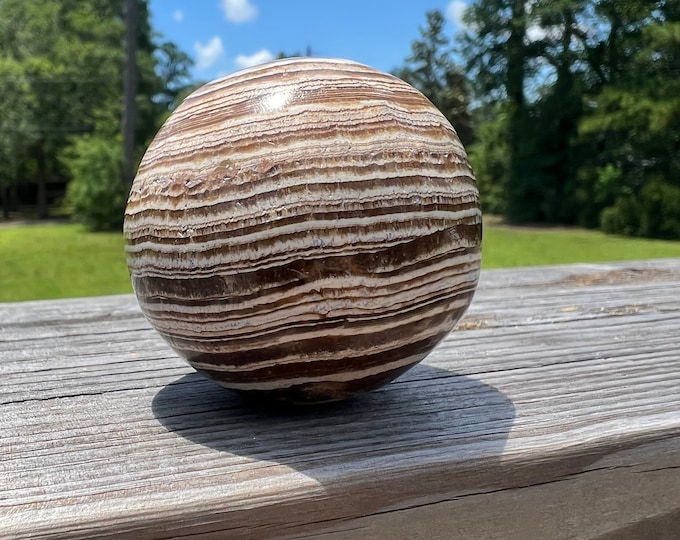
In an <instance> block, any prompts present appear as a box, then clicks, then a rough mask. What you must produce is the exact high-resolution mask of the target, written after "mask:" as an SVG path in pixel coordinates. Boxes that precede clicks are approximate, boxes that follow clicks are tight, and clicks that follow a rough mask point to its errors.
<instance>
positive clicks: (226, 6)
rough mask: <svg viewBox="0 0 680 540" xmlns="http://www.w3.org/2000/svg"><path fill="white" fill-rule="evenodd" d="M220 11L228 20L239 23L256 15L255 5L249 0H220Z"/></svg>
mask: <svg viewBox="0 0 680 540" xmlns="http://www.w3.org/2000/svg"><path fill="white" fill-rule="evenodd" d="M222 11H224V16H225V17H226V18H227V20H228V21H231V22H233V23H236V24H239V23H242V22H247V21H252V20H254V19H255V18H256V17H257V7H256V6H255V5H253V4H251V3H250V0H222Z"/></svg>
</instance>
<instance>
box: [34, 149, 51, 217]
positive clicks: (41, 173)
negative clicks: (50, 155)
mask: <svg viewBox="0 0 680 540" xmlns="http://www.w3.org/2000/svg"><path fill="white" fill-rule="evenodd" d="M35 160H36V164H37V166H38V199H37V205H38V218H40V219H47V218H48V217H49V208H48V207H47V158H46V156H45V143H44V142H43V141H40V142H39V143H38V146H37V147H36V153H35Z"/></svg>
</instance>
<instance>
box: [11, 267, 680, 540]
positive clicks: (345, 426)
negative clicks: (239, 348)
mask: <svg viewBox="0 0 680 540" xmlns="http://www.w3.org/2000/svg"><path fill="white" fill-rule="evenodd" d="M0 374H1V378H0V400H1V402H2V405H0V536H1V537H3V538H5V537H6V538H13V539H14V538H39V537H53V538H64V537H69V538H93V537H101V536H118V537H122V538H171V537H172V538H176V537H181V538H185V537H186V538H192V539H195V538H204V537H214V538H259V537H286V538H309V537H315V538H316V537H319V538H324V539H331V538H333V539H335V538H388V539H396V538H427V539H430V538H443V539H455V538H484V539H522V540H531V539H562V538H564V539H567V538H579V539H585V538H588V539H593V538H597V539H614V538H617V539H627V540H633V539H642V538H650V539H651V538H654V539H664V538H665V539H677V538H680V260H663V261H648V262H627V263H617V264H600V265H575V266H562V267H547V268H535V269H517V270H507V271H506V270H503V271H489V272H485V273H484V274H483V277H482V281H481V284H480V288H479V290H478V293H477V295H476V297H475V301H474V303H473V306H472V308H471V309H470V311H469V312H468V315H467V316H466V318H465V319H464V320H463V321H462V323H461V324H460V325H459V328H458V330H457V331H456V332H454V333H452V334H451V335H450V337H449V338H448V339H447V340H446V341H445V342H444V343H443V344H442V345H441V346H440V347H438V348H437V349H436V350H435V352H434V353H433V354H432V355H431V356H430V357H428V358H427V359H426V361H425V362H424V363H423V364H422V365H421V366H419V367H416V368H415V369H413V370H412V371H410V372H409V373H407V374H406V375H405V376H403V377H401V378H400V379H398V380H397V381H396V382H394V383H393V384H391V385H389V386H388V387H386V388H384V389H382V390H379V391H376V392H373V393H371V394H368V395H365V396H362V397H359V398H357V399H354V400H351V401H348V402H346V403H340V404H336V405H332V406H325V407H322V408H316V409H309V410H302V411H282V410H271V409H262V408H253V406H251V405H249V404H248V403H246V402H244V401H243V400H242V399H241V398H239V397H237V396H235V395H233V394H231V393H229V392H228V391H226V390H223V389H221V388H220V387H218V386H216V385H214V384H213V383H211V382H209V381H207V380H204V379H203V378H202V377H201V376H200V375H197V374H195V373H194V372H193V371H192V370H191V368H189V367H187V366H186V365H185V364H184V363H183V362H182V361H181V360H179V359H178V358H176V357H175V356H174V355H173V354H172V352H171V351H170V350H169V349H168V348H167V347H166V346H165V345H164V343H163V342H162V341H161V340H160V338H159V337H158V336H157V335H156V334H155V333H154V331H152V330H151V328H150V327H149V325H148V324H147V322H146V321H145V320H144V318H143V317H142V315H141V313H140V311H139V309H138V307H137V304H136V301H135V299H134V298H133V297H132V296H129V295H128V296H115V297H105V298H87V299H77V300H64V301H49V302H27V303H17V304H0Z"/></svg>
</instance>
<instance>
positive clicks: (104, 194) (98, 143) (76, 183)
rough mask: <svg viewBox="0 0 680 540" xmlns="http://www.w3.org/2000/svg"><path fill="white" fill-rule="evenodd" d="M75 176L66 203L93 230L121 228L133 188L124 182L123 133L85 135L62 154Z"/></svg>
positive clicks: (73, 213) (78, 218) (77, 217)
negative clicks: (110, 135) (122, 177)
mask: <svg viewBox="0 0 680 540" xmlns="http://www.w3.org/2000/svg"><path fill="white" fill-rule="evenodd" d="M62 160H63V161H64V163H65V165H66V167H67V168H68V170H69V172H70V173H71V175H72V179H71V182H70V183H69V185H68V190H67V194H66V206H67V208H68V209H69V210H70V211H71V213H72V215H73V216H74V217H75V218H76V219H77V220H78V221H80V222H82V223H84V224H85V225H87V226H88V228H90V229H91V230H94V231H107V230H120V229H121V227H122V225H123V214H124V211H125V204H126V202H127V195H128V191H129V187H128V186H127V184H125V183H124V182H122V181H121V176H122V173H123V152H122V145H121V140H120V137H119V136H116V137H104V136H101V135H83V136H81V137H78V138H77V139H75V140H74V142H73V143H72V144H71V145H69V146H68V147H67V149H66V151H64V152H63V154H62Z"/></svg>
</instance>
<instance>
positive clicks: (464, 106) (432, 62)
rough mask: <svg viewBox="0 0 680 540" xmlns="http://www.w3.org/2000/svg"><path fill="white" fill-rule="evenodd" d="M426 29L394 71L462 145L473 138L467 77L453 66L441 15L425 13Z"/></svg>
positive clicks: (448, 41)
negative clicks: (445, 121)
mask: <svg viewBox="0 0 680 540" xmlns="http://www.w3.org/2000/svg"><path fill="white" fill-rule="evenodd" d="M426 17H427V26H426V27H425V28H421V29H420V39H418V40H416V41H414V42H413V43H412V44H411V55H410V56H409V57H408V58H407V59H406V65H405V66H403V67H401V68H399V69H398V70H396V71H395V72H394V75H396V76H397V77H399V78H400V79H403V80H404V81H406V82H407V83H409V84H411V85H412V86H414V87H415V88H417V89H418V90H420V91H421V92H422V93H423V94H425V96H426V97H427V98H428V99H429V100H430V101H431V102H432V103H433V104H434V105H435V106H436V107H437V108H438V109H439V110H440V111H441V112H442V113H443V114H444V116H446V118H447V119H448V120H449V122H451V124H452V125H453V126H454V128H455V129H456V132H457V133H458V136H459V137H460V140H461V142H462V143H463V145H468V144H470V143H471V142H472V140H473V139H474V132H473V129H472V118H471V116H470V89H469V85H468V82H467V78H466V77H465V75H464V74H463V72H462V71H461V69H460V68H459V67H458V66H457V65H456V64H455V63H454V61H453V56H452V50H451V44H450V40H449V38H448V37H447V36H446V34H445V33H444V22H445V21H444V16H443V15H442V14H441V12H440V11H438V10H433V11H428V12H427V14H426Z"/></svg>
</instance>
